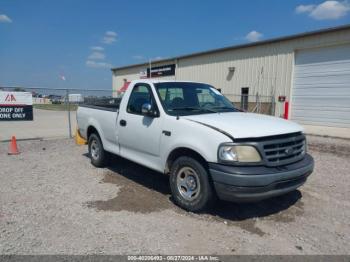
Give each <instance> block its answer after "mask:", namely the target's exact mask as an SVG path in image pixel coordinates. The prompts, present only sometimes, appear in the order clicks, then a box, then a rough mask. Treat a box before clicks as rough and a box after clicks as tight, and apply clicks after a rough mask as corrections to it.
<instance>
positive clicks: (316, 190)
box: [0, 137, 350, 254]
mask: <svg viewBox="0 0 350 262" xmlns="http://www.w3.org/2000/svg"><path fill="white" fill-rule="evenodd" d="M309 143H310V145H309V151H310V152H311V154H312V155H313V156H314V158H315V160H316V170H315V172H314V173H313V174H312V176H311V177H310V178H309V180H308V181H307V183H306V184H305V185H304V186H303V187H302V188H301V189H300V190H299V191H295V192H292V193H290V194H288V195H285V196H282V197H279V198H274V199H270V200H267V201H263V202H260V203H256V204H240V205H238V204H232V203H227V202H219V203H218V205H217V207H216V208H214V209H213V210H212V211H210V213H208V214H192V213H187V212H185V211H183V210H181V209H179V208H177V207H176V206H175V205H174V204H173V203H172V202H171V198H170V194H169V193H170V190H169V186H168V181H167V177H166V176H165V175H162V174H158V173H155V172H153V171H150V170H148V169H146V168H143V167H141V166H138V165H136V164H133V163H131V162H129V161H126V160H123V159H120V158H117V157H115V159H114V161H113V162H114V163H115V164H113V165H112V166H110V167H108V168H105V169H97V168H94V167H93V166H92V165H91V164H90V162H89V159H88V158H87V156H86V152H87V148H86V146H76V145H75V144H74V143H73V141H71V140H47V141H22V142H19V147H20V150H21V152H22V153H21V155H19V156H7V155H6V151H7V144H5V143H0V170H1V171H0V176H1V183H0V254H101V253H103V254H136V253H147V254H209V253H210V254H350V252H349V250H350V244H349V243H350V219H349V217H350V187H349V185H350V176H349V171H348V170H350V161H349V159H350V158H349V157H350V141H348V140H339V139H331V138H321V137H310V138H309Z"/></svg>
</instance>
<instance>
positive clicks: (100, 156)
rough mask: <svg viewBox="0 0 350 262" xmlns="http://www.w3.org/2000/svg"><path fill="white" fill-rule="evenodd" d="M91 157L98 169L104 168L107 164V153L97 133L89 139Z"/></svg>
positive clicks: (92, 162)
mask: <svg viewBox="0 0 350 262" xmlns="http://www.w3.org/2000/svg"><path fill="white" fill-rule="evenodd" d="M89 156H90V159H91V164H93V165H94V166H96V167H104V166H105V165H106V163H107V157H108V156H107V152H106V151H105V150H104V148H103V145H102V142H101V139H100V137H99V136H98V135H97V134H95V133H94V134H91V135H90V137H89Z"/></svg>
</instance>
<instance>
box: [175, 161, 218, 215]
mask: <svg viewBox="0 0 350 262" xmlns="http://www.w3.org/2000/svg"><path fill="white" fill-rule="evenodd" d="M170 188H171V192H172V196H173V198H174V202H175V203H176V204H177V205H179V206H180V207H182V208H183V209H186V210H188V211H191V212H199V211H203V210H205V209H206V208H209V207H210V206H211V205H212V204H213V203H214V202H215V194H214V191H213V189H212V186H211V184H210V181H209V174H208V172H207V170H206V169H205V168H204V167H203V165H202V164H201V163H200V162H198V161H197V160H195V159H193V158H191V157H179V158H178V159H177V160H175V162H174V164H173V165H172V167H171V171H170Z"/></svg>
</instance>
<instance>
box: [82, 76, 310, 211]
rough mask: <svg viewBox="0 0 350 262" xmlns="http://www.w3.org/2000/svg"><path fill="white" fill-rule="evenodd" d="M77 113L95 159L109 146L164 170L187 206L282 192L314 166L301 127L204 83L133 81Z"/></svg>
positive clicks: (297, 183)
mask: <svg viewBox="0 0 350 262" xmlns="http://www.w3.org/2000/svg"><path fill="white" fill-rule="evenodd" d="M77 121H78V128H79V132H80V135H81V136H82V137H84V138H85V139H86V140H87V141H88V148H89V155H90V157H91V163H92V164H93V165H94V166H97V167H102V166H104V165H105V164H106V160H107V158H108V154H109V153H112V154H116V155H119V156H122V157H124V158H127V159H129V160H132V161H134V162H136V163H139V164H141V165H143V166H146V167H148V168H150V169H153V170H156V171H159V172H162V173H165V174H169V175H170V176H169V182H170V188H171V192H172V195H173V199H174V201H175V203H176V204H178V205H179V206H181V207H182V208H184V209H186V210H189V211H193V212H195V211H201V210H203V209H205V208H207V207H208V206H209V205H211V204H213V203H215V200H216V199H217V198H219V199H223V200H229V201H235V202H251V201H259V200H262V199H266V198H270V197H273V196H278V195H282V194H285V193H287V192H290V191H293V190H295V189H296V188H298V187H300V186H301V185H302V184H303V183H304V182H305V181H306V179H307V177H308V176H309V175H310V174H311V173H312V171H313V168H314V161H313V158H312V157H311V156H310V155H309V154H307V153H306V140H305V136H304V134H303V129H302V127H300V126H299V125H298V124H296V123H293V122H291V121H287V120H284V119H280V118H276V117H271V116H266V115H259V114H252V113H245V112H241V111H240V110H237V109H236V108H235V107H234V106H233V105H232V103H231V102H230V101H229V100H228V99H227V98H225V97H224V96H223V95H222V94H221V93H220V92H218V91H217V89H215V88H214V87H212V86H210V85H208V84H203V83H195V82H177V81H156V80H137V81H132V82H131V83H130V85H129V88H128V89H127V91H126V93H125V94H124V96H123V98H122V99H121V101H120V102H119V103H115V104H109V105H106V106H103V105H85V106H79V108H78V112H77Z"/></svg>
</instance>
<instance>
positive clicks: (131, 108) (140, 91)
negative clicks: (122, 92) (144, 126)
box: [127, 84, 155, 115]
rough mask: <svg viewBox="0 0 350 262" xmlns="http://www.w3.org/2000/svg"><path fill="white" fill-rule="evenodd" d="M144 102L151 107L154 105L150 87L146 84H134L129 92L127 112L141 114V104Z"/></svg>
mask: <svg viewBox="0 0 350 262" xmlns="http://www.w3.org/2000/svg"><path fill="white" fill-rule="evenodd" d="M146 103H149V104H151V106H152V107H154V106H155V102H154V100H153V96H152V90H151V87H150V86H149V85H146V84H139V85H136V86H135V87H134V88H133V90H132V92H131V94H130V98H129V102H128V106H127V112H128V113H131V114H137V115H142V105H143V104H146Z"/></svg>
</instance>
